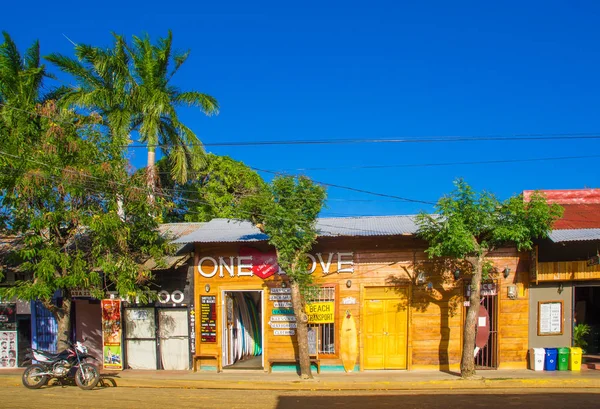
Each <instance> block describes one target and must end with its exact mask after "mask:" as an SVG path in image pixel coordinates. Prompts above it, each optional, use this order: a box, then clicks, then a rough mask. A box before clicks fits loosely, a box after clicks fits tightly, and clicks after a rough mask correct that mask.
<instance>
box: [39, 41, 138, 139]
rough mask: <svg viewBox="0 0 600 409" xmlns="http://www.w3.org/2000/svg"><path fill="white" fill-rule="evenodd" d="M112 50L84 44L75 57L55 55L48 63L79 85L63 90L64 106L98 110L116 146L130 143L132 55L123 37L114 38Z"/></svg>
mask: <svg viewBox="0 0 600 409" xmlns="http://www.w3.org/2000/svg"><path fill="white" fill-rule="evenodd" d="M114 38H115V41H114V45H113V47H112V48H106V49H102V48H99V47H93V46H90V45H85V44H77V45H76V46H75V56H76V58H71V57H67V56H65V55H62V54H58V53H53V54H50V55H48V56H46V57H45V58H46V60H48V61H50V62H51V63H53V64H55V65H56V66H58V67H59V68H60V69H61V70H62V71H64V72H66V73H68V74H70V75H72V76H73V77H74V78H75V81H76V85H75V86H71V87H69V88H65V89H64V94H63V95H62V98H61V103H63V104H64V105H65V106H67V107H71V106H73V107H78V108H83V109H86V110H92V111H97V113H98V114H100V116H101V117H102V119H103V121H104V124H105V125H106V126H107V127H108V130H109V132H110V135H111V138H112V141H113V143H115V144H116V145H120V146H124V145H127V144H128V143H129V134H130V132H131V129H132V116H133V111H132V108H131V93H132V87H133V85H132V77H131V75H130V72H129V54H128V52H127V47H126V44H125V40H124V39H123V37H122V36H119V35H114Z"/></svg>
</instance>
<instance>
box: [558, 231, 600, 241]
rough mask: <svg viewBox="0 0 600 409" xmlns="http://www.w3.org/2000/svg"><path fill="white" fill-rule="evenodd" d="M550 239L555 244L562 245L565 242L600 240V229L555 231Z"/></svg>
mask: <svg viewBox="0 0 600 409" xmlns="http://www.w3.org/2000/svg"><path fill="white" fill-rule="evenodd" d="M549 237H550V240H552V241H553V242H555V243H561V242H563V241H589V240H600V229H565V230H553V231H552V232H551V233H550V235H549Z"/></svg>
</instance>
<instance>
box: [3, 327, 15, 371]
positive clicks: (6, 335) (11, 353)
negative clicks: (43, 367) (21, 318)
mask: <svg viewBox="0 0 600 409" xmlns="http://www.w3.org/2000/svg"><path fill="white" fill-rule="evenodd" d="M17 356H18V355H17V331H1V332H0V369H4V368H16V367H17V366H18V363H17Z"/></svg>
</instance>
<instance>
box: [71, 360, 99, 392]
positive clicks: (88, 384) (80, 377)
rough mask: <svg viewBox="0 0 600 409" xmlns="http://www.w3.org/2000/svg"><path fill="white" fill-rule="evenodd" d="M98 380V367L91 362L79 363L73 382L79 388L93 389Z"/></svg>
mask: <svg viewBox="0 0 600 409" xmlns="http://www.w3.org/2000/svg"><path fill="white" fill-rule="evenodd" d="M99 380H100V372H98V368H96V366H95V365H92V364H81V365H79V368H78V369H77V372H75V383H76V384H77V386H79V387H80V388H81V389H85V390H90V389H94V388H95V387H96V385H97V384H98V381H99Z"/></svg>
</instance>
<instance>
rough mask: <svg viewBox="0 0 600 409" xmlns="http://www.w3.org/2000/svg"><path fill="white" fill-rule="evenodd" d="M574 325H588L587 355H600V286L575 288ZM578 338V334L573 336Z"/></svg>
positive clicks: (579, 286)
mask: <svg viewBox="0 0 600 409" xmlns="http://www.w3.org/2000/svg"><path fill="white" fill-rule="evenodd" d="M573 315H574V316H573V319H574V324H575V325H579V324H587V325H588V326H589V332H588V334H587V335H585V336H583V337H582V338H583V341H584V342H585V343H586V344H587V345H586V346H585V352H586V354H592V355H598V354H600V286H597V285H595V286H594V285H580V284H578V285H577V286H576V287H575V297H574V309H573ZM573 336H574V337H575V336H577V334H575V333H574V334H573Z"/></svg>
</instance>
